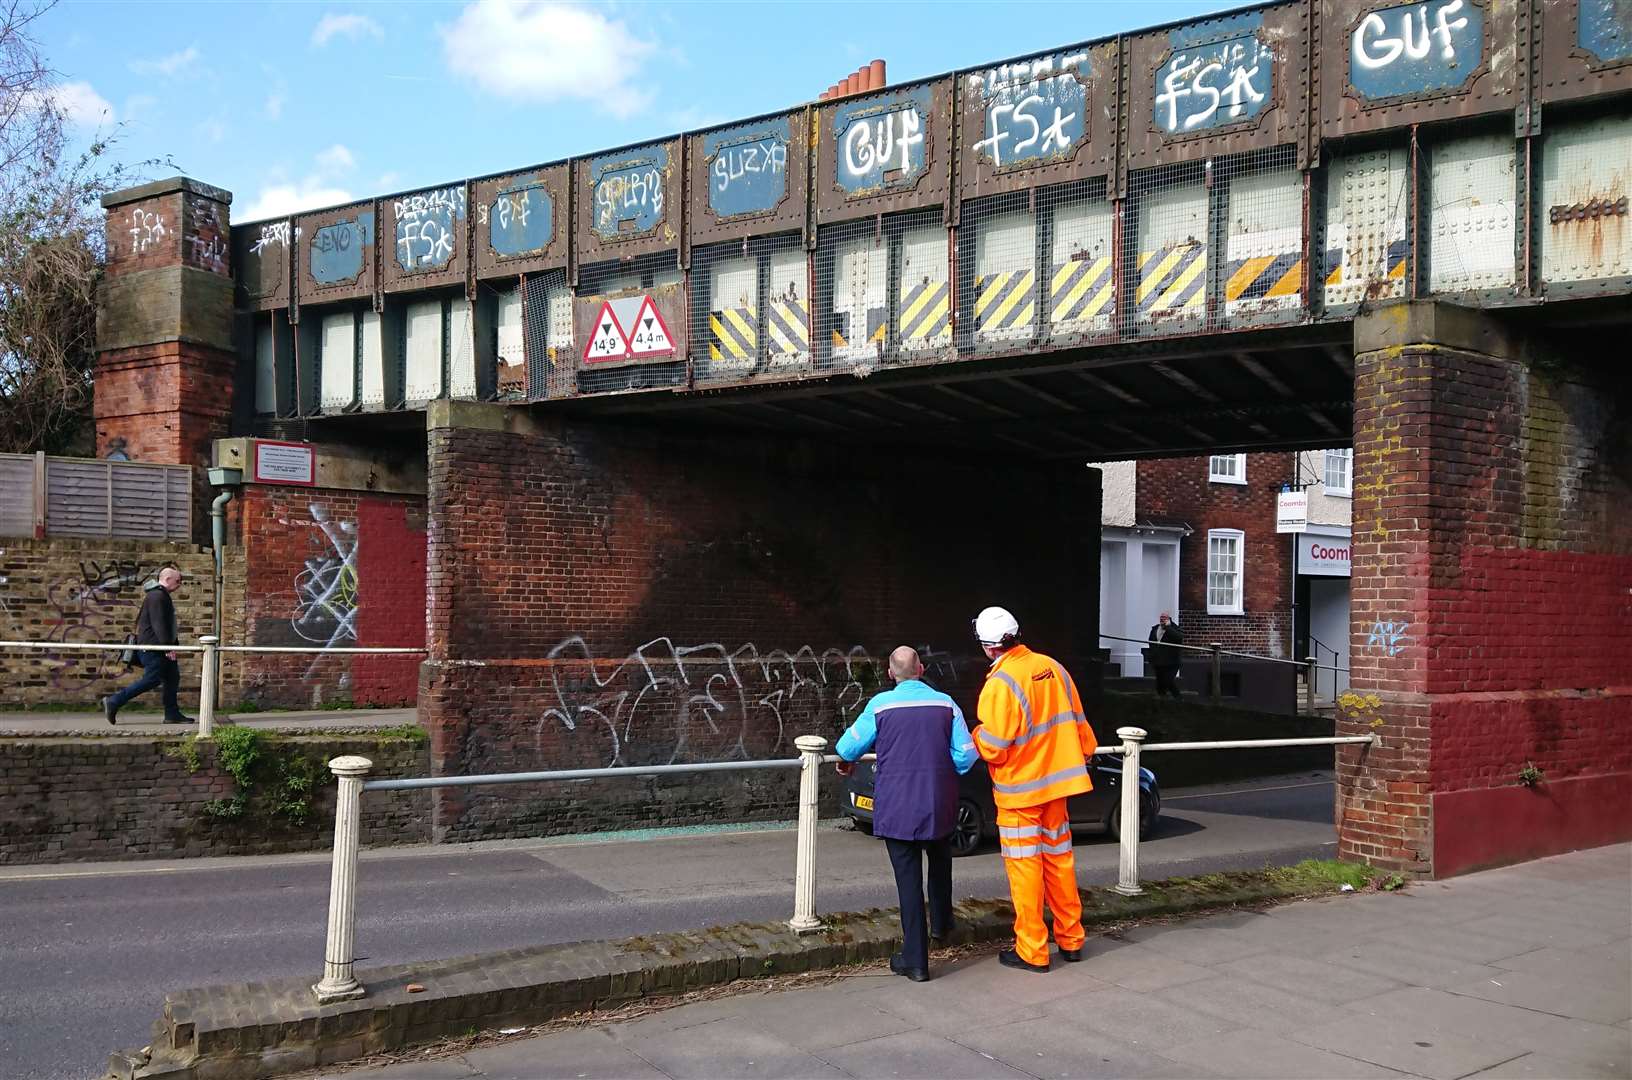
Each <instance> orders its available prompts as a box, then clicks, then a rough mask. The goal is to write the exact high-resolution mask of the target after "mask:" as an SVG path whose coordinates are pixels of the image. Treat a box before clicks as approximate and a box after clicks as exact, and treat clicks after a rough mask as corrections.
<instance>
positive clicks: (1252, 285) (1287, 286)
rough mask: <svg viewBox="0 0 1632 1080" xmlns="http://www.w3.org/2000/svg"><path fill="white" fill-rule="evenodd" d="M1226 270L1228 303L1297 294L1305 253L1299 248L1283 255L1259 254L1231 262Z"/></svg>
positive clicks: (1226, 299)
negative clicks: (1298, 251)
mask: <svg viewBox="0 0 1632 1080" xmlns="http://www.w3.org/2000/svg"><path fill="white" fill-rule="evenodd" d="M1224 272H1225V273H1226V274H1228V275H1229V276H1228V278H1226V279H1225V282H1224V299H1225V301H1226V302H1228V303H1232V304H1233V303H1236V302H1237V301H1246V300H1263V299H1265V298H1270V297H1280V296H1297V295H1298V285H1299V284H1300V279H1301V278H1302V277H1303V256H1302V255H1300V254H1299V253H1297V252H1295V251H1283V252H1282V253H1281V254H1279V255H1259V256H1255V257H1253V258H1251V259H1236V260H1233V261H1231V262H1229V263H1227V264H1226V265H1225V267H1224Z"/></svg>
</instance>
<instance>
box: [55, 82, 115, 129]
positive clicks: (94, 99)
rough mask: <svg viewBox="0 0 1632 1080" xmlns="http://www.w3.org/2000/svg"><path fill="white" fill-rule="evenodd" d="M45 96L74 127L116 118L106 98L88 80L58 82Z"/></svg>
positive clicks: (109, 121)
mask: <svg viewBox="0 0 1632 1080" xmlns="http://www.w3.org/2000/svg"><path fill="white" fill-rule="evenodd" d="M46 96H47V97H48V98H49V99H50V101H51V104H52V105H54V106H56V108H57V111H58V112H60V113H62V118H63V120H65V121H67V122H68V123H69V124H70V125H72V126H74V127H88V128H94V127H100V126H101V125H103V124H112V123H113V122H114V121H115V120H116V119H117V117H116V116H115V115H114V111H113V106H112V105H110V104H108V99H107V98H105V97H103V96H102V95H101V94H98V93H97V92H96V91H95V90H94V89H92V88H91V84H90V83H88V82H70V83H58V84H57V85H56V86H53V87H52V88H51V89H49V90H47V91H46ZM36 100H37V99H36Z"/></svg>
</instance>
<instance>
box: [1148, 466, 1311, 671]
mask: <svg viewBox="0 0 1632 1080" xmlns="http://www.w3.org/2000/svg"><path fill="white" fill-rule="evenodd" d="M1294 461H1295V455H1293V454H1248V455H1247V472H1246V477H1247V481H1248V482H1247V483H1246V484H1244V485H1243V484H1221V483H1214V482H1212V481H1210V480H1208V478H1207V475H1208V469H1207V465H1208V459H1207V458H1205V457H1191V458H1160V459H1153V460H1149V461H1141V462H1139V463H1138V481H1137V489H1136V492H1137V493H1136V496H1135V500H1136V501H1135V506H1134V513H1135V515H1136V517H1137V519H1138V520H1139V521H1140V522H1146V523H1150V524H1157V525H1188V526H1189V527H1190V528H1191V529H1193V530H1194V533H1193V534H1192V535H1191V536H1188V537H1186V538H1184V539H1183V540H1182V541H1180V543H1179V610H1178V611H1177V612H1175V613H1174V614H1175V616H1176V617H1177V618H1178V620H1179V623H1180V625H1181V626H1182V627H1183V628H1184V631H1185V641H1186V642H1187V643H1189V644H1196V645H1204V644H1206V643H1208V642H1212V641H1216V642H1219V643H1220V644H1222V645H1223V646H1224V647H1225V648H1226V649H1239V650H1241V651H1244V652H1255V653H1261V654H1266V655H1270V656H1290V655H1291V651H1290V650H1291V637H1292V601H1291V596H1290V589H1291V558H1292V548H1291V543H1290V540H1289V538H1288V537H1286V536H1282V535H1279V534H1277V533H1276V532H1275V496H1276V494H1277V493H1278V492H1279V491H1280V485H1281V484H1282V483H1283V482H1285V481H1286V480H1288V479H1290V478H1291V477H1292V470H1293V463H1294ZM1209 529H1239V530H1241V532H1242V533H1243V534H1245V535H1244V537H1243V539H1242V543H1243V545H1244V552H1245V558H1244V560H1243V564H1244V565H1243V570H1244V572H1245V581H1244V582H1243V583H1242V607H1243V609H1244V612H1245V613H1244V614H1241V615H1209V614H1207V531H1208V530H1209Z"/></svg>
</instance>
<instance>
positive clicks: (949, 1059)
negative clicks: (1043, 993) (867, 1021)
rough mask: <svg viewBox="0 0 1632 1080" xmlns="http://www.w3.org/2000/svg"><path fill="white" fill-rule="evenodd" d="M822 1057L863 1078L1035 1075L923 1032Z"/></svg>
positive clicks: (1009, 1079) (1002, 1079) (1018, 1078)
mask: <svg viewBox="0 0 1632 1080" xmlns="http://www.w3.org/2000/svg"><path fill="white" fill-rule="evenodd" d="M966 1020H967V1018H966ZM822 1058H823V1059H824V1060H825V1061H826V1062H827V1063H828V1064H829V1065H833V1066H837V1067H838V1068H840V1069H843V1070H844V1074H849V1075H850V1076H854V1077H858V1078H861V1080H873V1078H878V1080H884V1078H892V1080H893V1078H896V1077H900V1078H903V1080H923V1078H924V1077H935V1078H936V1080H1030V1077H1031V1075H1032V1074H1029V1073H1024V1072H1020V1071H1019V1070H1017V1069H1013V1068H1010V1067H1009V1066H1008V1065H1005V1064H1004V1063H1003V1062H1001V1061H999V1060H997V1058H995V1057H993V1056H992V1055H990V1054H983V1053H981V1052H980V1051H978V1050H972V1049H970V1048H969V1047H967V1046H964V1045H962V1044H961V1043H956V1042H952V1041H951V1040H949V1039H941V1038H936V1037H935V1036H934V1035H931V1034H929V1033H928V1032H923V1031H906V1032H902V1033H901V1034H899V1035H885V1036H883V1037H882V1038H878V1039H870V1040H868V1041H867V1042H860V1043H851V1044H850V1045H849V1046H840V1047H837V1048H835V1049H832V1050H823V1051H822ZM844 1074H835V1075H844Z"/></svg>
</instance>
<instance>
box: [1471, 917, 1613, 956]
mask: <svg viewBox="0 0 1632 1080" xmlns="http://www.w3.org/2000/svg"><path fill="white" fill-rule="evenodd" d="M1463 929H1465V930H1467V931H1468V933H1470V934H1489V935H1490V936H1492V937H1504V938H1509V939H1511V940H1513V941H1521V942H1523V943H1524V944H1526V945H1528V946H1530V947H1531V948H1532V949H1539V948H1542V947H1543V946H1546V945H1556V946H1558V947H1559V948H1563V949H1582V948H1587V947H1589V946H1592V945H1605V944H1608V943H1609V942H1611V941H1614V940H1616V939H1617V938H1621V937H1624V936H1625V935H1626V928H1625V927H1624V926H1622V927H1620V928H1618V929H1617V930H1605V929H1600V928H1598V927H1594V926H1587V925H1584V924H1583V923H1581V922H1580V921H1577V920H1567V919H1563V918H1558V919H1534V918H1525V917H1524V916H1522V915H1509V914H1506V913H1504V914H1500V915H1488V916H1486V917H1485V918H1483V919H1475V920H1473V921H1472V922H1470V923H1466V924H1464V926H1463Z"/></svg>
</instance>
